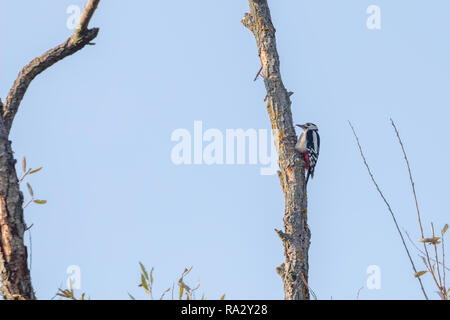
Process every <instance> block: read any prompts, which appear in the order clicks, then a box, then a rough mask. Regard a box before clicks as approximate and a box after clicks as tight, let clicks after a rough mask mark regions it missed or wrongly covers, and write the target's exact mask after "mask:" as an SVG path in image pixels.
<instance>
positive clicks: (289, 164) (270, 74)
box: [242, 0, 311, 300]
mask: <svg viewBox="0 0 450 320" xmlns="http://www.w3.org/2000/svg"><path fill="white" fill-rule="evenodd" d="M249 5H250V13H247V14H245V17H244V18H243V19H242V23H243V24H244V26H246V27H247V28H248V29H249V30H250V31H251V32H252V33H253V35H254V36H255V39H256V44H257V47H258V53H259V56H260V58H261V63H262V72H263V73H262V75H263V77H264V83H265V86H266V91H267V97H266V100H267V111H268V113H269V117H270V121H271V123H272V131H273V134H274V137H275V144H276V148H277V150H278V157H279V159H278V164H279V167H280V171H279V172H278V176H279V178H280V182H281V187H282V189H283V192H284V199H285V213H284V219H283V221H284V228H285V230H284V232H283V231H280V230H275V231H276V232H277V233H278V235H279V237H280V238H281V240H282V242H283V246H284V254H285V257H286V260H285V262H284V263H283V264H281V266H279V267H278V268H277V272H278V274H279V275H280V276H281V278H282V280H283V284H284V297H285V299H286V300H301V299H309V290H308V251H309V244H310V237H311V233H310V231H309V227H308V224H307V195H306V188H305V175H304V171H305V163H304V161H303V160H302V159H301V157H300V155H299V154H298V153H297V152H296V151H295V149H294V146H295V143H296V142H297V136H296V133H295V129H294V124H293V121H292V113H291V100H290V96H291V95H292V92H288V91H287V90H286V88H285V87H284V85H283V82H282V80H281V74H280V60H279V56H278V52H277V48H276V39H275V28H274V26H273V24H272V20H271V17H270V11H269V6H268V4H267V0H249Z"/></svg>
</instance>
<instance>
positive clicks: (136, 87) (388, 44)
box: [0, 0, 450, 299]
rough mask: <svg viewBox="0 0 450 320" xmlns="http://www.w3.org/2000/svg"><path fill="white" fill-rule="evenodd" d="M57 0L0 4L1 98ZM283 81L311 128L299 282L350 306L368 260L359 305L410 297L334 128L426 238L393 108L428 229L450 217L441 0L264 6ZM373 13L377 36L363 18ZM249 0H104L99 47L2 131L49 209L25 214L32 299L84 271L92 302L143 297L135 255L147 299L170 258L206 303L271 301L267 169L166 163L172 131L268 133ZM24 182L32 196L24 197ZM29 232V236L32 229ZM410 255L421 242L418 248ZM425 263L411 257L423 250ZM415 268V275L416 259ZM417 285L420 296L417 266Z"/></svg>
mask: <svg viewBox="0 0 450 320" xmlns="http://www.w3.org/2000/svg"><path fill="white" fill-rule="evenodd" d="M70 5H78V6H81V7H82V6H83V5H84V1H78V0H70V1H66V0H63V1H50V0H41V1H39V2H38V1H34V2H30V1H25V0H16V1H2V3H1V4H0V11H1V12H3V13H5V14H3V15H2V19H0V29H1V30H2V32H1V33H0V41H1V43H2V50H0V71H1V77H0V96H1V97H2V99H3V100H4V99H5V98H6V94H7V92H8V90H9V88H10V86H11V85H12V82H13V81H14V79H15V78H16V76H17V73H18V72H19V70H20V69H21V68H22V67H23V66H24V65H25V64H26V63H28V62H29V61H30V60H32V59H33V58H35V57H36V56H38V55H40V54H42V53H43V52H44V51H46V50H48V49H50V48H52V47H54V46H55V45H57V44H59V43H61V42H62V41H64V40H65V39H67V37H69V36H70V34H71V32H72V30H69V29H68V28H67V26H66V22H67V19H68V18H69V16H70V15H69V14H67V13H66V10H67V8H68V7H69V6H70ZM269 5H270V7H271V11H272V19H273V22H274V25H275V27H276V30H277V33H276V35H277V42H278V51H279V54H280V57H281V70H282V76H283V80H284V83H285V86H286V87H287V89H288V90H290V91H293V92H294V95H293V96H292V101H293V104H292V112H293V116H294V121H295V122H296V123H302V122H307V121H309V122H314V123H316V124H317V125H318V126H319V129H320V134H321V138H322V145H321V154H320V159H319V162H318V165H317V168H316V175H315V178H314V180H312V181H311V182H310V184H309V188H308V189H309V225H310V228H311V231H312V239H311V240H312V243H311V248H310V281H309V282H310V286H311V287H312V288H313V290H314V292H315V293H316V294H317V296H318V297H319V298H320V299H330V298H333V299H355V298H356V295H357V292H358V289H359V288H360V287H362V286H365V284H366V279H367V277H368V275H367V273H366V270H367V267H368V266H370V265H377V266H379V268H380V270H381V289H379V290H370V289H369V288H367V287H365V288H364V289H362V290H361V293H360V298H361V299H406V298H412V299H421V298H422V296H421V292H420V290H419V286H418V283H417V281H416V280H415V279H414V278H413V277H412V270H411V267H410V265H409V261H408V259H407V257H406V254H405V253H404V251H403V248H402V245H401V242H400V239H399V237H398V234H397V233H396V231H395V229H394V225H393V222H392V219H391V217H390V216H389V213H388V212H387V210H386V208H385V206H384V203H383V202H382V201H381V199H380V198H379V196H378V195H377V193H376V191H375V189H374V187H373V186H372V184H371V182H370V180H369V177H368V175H367V172H366V169H365V168H364V166H363V164H362V162H361V159H360V156H359V153H358V150H357V147H356V145H355V142H354V139H353V136H352V133H351V130H350V128H349V126H348V123H347V120H351V121H352V123H353V125H354V126H355V128H356V130H357V131H358V134H359V136H360V139H361V142H362V144H363V147H364V149H365V151H366V156H367V158H368V161H369V163H370V165H371V167H372V169H373V171H374V174H375V177H376V178H377V180H378V182H379V184H380V186H381V187H382V189H383V191H384V192H385V194H386V196H387V198H388V199H389V200H390V201H391V205H392V207H393V209H394V211H395V213H396V214H397V217H398V220H399V223H400V225H401V227H402V228H404V229H406V230H408V232H409V233H410V234H411V236H412V237H413V238H414V239H417V238H419V229H418V226H417V223H416V215H415V207H414V202H413V199H412V195H411V192H410V186H409V183H408V175H407V171H406V168H405V166H404V162H403V159H402V154H401V150H400V148H399V146H398V144H397V142H396V140H395V136H394V133H393V130H392V128H391V126H390V123H389V118H390V117H392V118H393V119H394V120H395V121H396V122H397V125H398V126H399V129H400V133H401V135H402V137H403V139H404V141H405V146H406V149H407V152H408V155H409V158H410V161H411V164H412V170H413V174H414V177H415V181H416V185H417V192H418V195H419V202H420V205H421V209H422V213H423V216H424V218H423V220H424V224H425V230H427V231H428V230H429V223H430V221H433V222H434V223H435V225H436V226H437V227H438V228H439V229H440V228H441V227H442V226H443V225H444V224H445V223H447V222H449V219H448V217H449V216H448V212H447V210H448V208H447V206H446V197H447V196H448V195H447V182H448V180H449V178H450V172H449V170H448V160H449V157H450V151H449V149H448V148H446V147H445V146H446V142H447V140H448V132H447V123H448V120H447V119H448V117H449V115H450V114H449V111H448V108H447V107H448V104H449V102H450V96H449V93H448V92H449V90H448V85H449V83H450V60H449V58H448V57H449V56H450V46H449V45H448V41H446V39H447V35H448V31H449V27H448V24H447V23H446V21H447V16H446V15H447V12H448V11H449V10H450V4H449V3H448V1H443V0H435V1H432V2H425V1H420V2H415V3H411V2H410V1H405V0H398V1H395V2H393V1H386V0H371V1H365V0H350V1H334V0H323V1H298V0H283V1H270V2H269ZM369 5H377V6H379V7H380V8H381V29H380V30H369V29H368V28H367V27H366V20H367V18H368V15H367V13H366V9H367V7H368V6H369ZM247 11H248V3H247V1H207V0H197V1H190V2H187V1H176V2H173V1H172V2H163V1H133V2H129V3H128V2H127V3H125V2H123V1H118V0H109V1H102V2H101V3H100V6H99V8H98V10H97V12H96V13H95V16H94V17H93V19H92V21H91V27H93V26H96V27H100V33H99V36H98V38H97V39H96V40H95V42H96V46H89V47H87V48H85V49H83V50H82V51H81V52H78V53H77V54H75V55H73V56H71V57H68V58H66V59H64V60H63V61H62V62H60V63H58V64H57V65H55V66H53V67H52V68H50V69H48V70H47V71H45V73H43V74H41V75H40V76H39V77H38V78H36V79H35V80H34V81H33V83H32V85H31V86H30V88H29V89H28V91H27V94H26V96H25V98H24V100H23V102H22V104H21V108H20V110H19V112H18V114H17V117H16V120H15V122H14V125H13V129H12V133H11V140H12V141H13V149H14V151H15V154H16V156H17V158H18V159H20V158H21V157H22V156H24V155H25V156H26V157H27V160H28V163H29V165H30V166H32V167H39V166H43V167H44V169H43V170H42V171H41V172H40V173H39V174H36V175H33V176H31V177H30V179H29V180H28V182H29V183H30V184H31V185H32V186H33V188H34V189H35V194H36V196H37V197H39V198H43V199H46V200H47V201H48V204H46V205H45V206H38V205H33V206H30V207H28V208H27V209H26V210H25V218H26V221H27V223H28V225H31V224H33V227H32V229H31V232H32V278H33V284H34V287H35V290H36V293H37V296H38V298H41V299H49V298H51V297H52V296H53V295H54V293H55V292H56V290H57V288H58V287H59V286H64V285H65V282H66V279H67V276H68V275H67V273H66V269H67V268H68V267H69V266H71V265H76V266H79V267H80V270H81V290H79V291H78V292H82V291H83V292H87V294H88V295H89V296H91V297H92V298H96V299H127V298H128V295H127V292H130V293H132V294H133V295H135V296H136V297H139V298H144V295H142V293H141V292H140V291H141V290H140V289H138V288H137V287H136V285H137V282H138V280H139V279H138V277H139V267H138V261H142V262H143V263H144V264H145V265H147V266H149V267H150V266H153V267H155V272H154V276H155V281H156V283H155V289H154V290H155V292H161V291H163V290H165V289H167V288H168V287H169V286H171V285H172V283H173V282H174V281H175V282H176V280H177V279H178V276H179V275H180V274H181V272H182V271H183V269H184V268H185V267H188V266H191V265H192V266H194V268H193V271H192V273H191V275H190V276H189V278H188V280H189V281H190V282H191V283H192V284H195V283H196V282H197V281H198V280H200V281H201V287H200V290H199V293H200V294H201V293H203V292H204V293H205V295H206V297H207V298H210V299H213V298H219V297H220V296H221V295H222V294H223V293H226V294H227V298H229V299H245V298H254V299H281V298H283V290H282V283H281V280H280V278H279V276H278V275H277V274H276V273H275V267H277V266H278V265H279V264H280V263H281V262H282V261H283V260H284V257H283V249H282V245H281V242H280V240H279V239H278V238H277V235H276V234H275V232H274V231H273V229H274V228H281V227H282V217H283V211H284V208H283V203H284V200H283V195H282V191H281V188H280V186H279V181H278V178H277V177H276V175H270V176H263V175H260V165H250V164H245V165H206V164H203V165H175V164H174V163H173V162H172V161H171V150H172V148H173V147H174V145H175V144H176V143H175V142H173V141H171V135H172V133H173V132H174V130H176V129H178V128H185V129H187V130H188V131H190V132H193V130H194V129H193V127H194V121H196V120H199V121H202V123H203V127H204V129H205V130H206V129H208V128H216V129H218V130H220V131H221V132H224V133H225V131H226V130H227V129H236V128H242V129H245V130H246V129H256V130H258V129H270V124H269V120H268V116H267V112H266V108H265V103H264V102H263V99H264V96H265V88H264V85H263V82H262V80H258V81H257V82H253V78H254V76H255V74H256V72H257V71H258V69H259V59H258V56H257V49H256V44H255V40H254V38H253V35H252V34H251V33H250V32H249V31H248V30H247V29H245V28H244V27H243V26H242V25H241V23H240V19H241V18H242V17H243V15H244V13H245V12H247ZM24 191H25V190H24ZM26 239H27V244H28V245H29V243H28V242H29V241H28V234H26ZM412 252H413V256H414V257H417V252H416V251H415V250H414V249H412ZM416 261H417V264H418V265H420V259H416ZM419 269H423V267H422V266H420V267H419ZM424 279H425V285H426V287H427V288H428V293H429V295H430V296H431V297H433V298H437V295H436V296H433V295H434V293H433V292H434V291H435V290H434V288H433V287H432V282H431V281H430V279H429V277H427V276H425V278H424Z"/></svg>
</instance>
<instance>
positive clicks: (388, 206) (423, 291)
mask: <svg viewBox="0 0 450 320" xmlns="http://www.w3.org/2000/svg"><path fill="white" fill-rule="evenodd" d="M348 123H349V125H350V128H351V129H352V131H353V135H354V136H355V139H356V143H357V144H358V148H359V152H360V154H361V158H362V159H363V162H364V165H365V166H366V169H367V172H368V173H369V176H370V178H371V180H372V182H373V184H374V185H375V188H376V189H377V191H378V193H379V194H380V197H381V198H382V199H383V201H384V203H385V204H386V207H387V209H388V211H389V213H390V214H391V217H392V220H393V221H394V224H395V227H396V229H397V232H398V234H399V235H400V239H401V240H402V243H403V247H404V248H405V251H406V254H407V255H408V258H409V261H410V262H411V267H412V269H413V271H414V274H417V269H416V266H415V264H414V261H413V259H412V258H411V254H410V253H409V249H408V246H407V245H406V242H405V238H404V237H403V233H402V232H401V230H400V227H399V225H398V223H397V219H396V217H395V214H394V212H393V211H392V208H391V205H390V204H389V202H388V201H387V200H386V197H385V196H384V194H383V192H382V191H381V189H380V187H379V186H378V183H377V182H376V180H375V177H374V176H373V173H372V170H370V167H369V164H368V163H367V160H366V157H365V155H364V152H363V150H362V147H361V144H360V142H359V138H358V135H357V134H356V131H355V128H353V126H352V124H351V122H350V121H349V122H348ZM417 280H418V281H419V284H420V288H421V289H422V293H423V295H424V296H425V299H427V300H428V296H427V293H426V292H425V288H424V287H423V283H422V279H420V277H417Z"/></svg>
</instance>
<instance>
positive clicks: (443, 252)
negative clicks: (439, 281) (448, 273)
mask: <svg viewBox="0 0 450 320" xmlns="http://www.w3.org/2000/svg"><path fill="white" fill-rule="evenodd" d="M441 240H442V273H443V277H444V283H443V285H444V290H443V291H444V297H445V298H446V300H448V292H447V281H446V280H445V269H446V267H445V245H444V233H443V232H442V231H441Z"/></svg>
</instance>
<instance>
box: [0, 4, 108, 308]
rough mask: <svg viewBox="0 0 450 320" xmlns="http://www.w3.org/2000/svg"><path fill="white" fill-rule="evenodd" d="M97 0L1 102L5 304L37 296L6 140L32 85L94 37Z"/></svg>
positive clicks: (0, 245)
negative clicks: (92, 22)
mask: <svg viewBox="0 0 450 320" xmlns="http://www.w3.org/2000/svg"><path fill="white" fill-rule="evenodd" d="M99 2H100V0H89V1H88V2H87V4H86V7H85V9H84V11H83V14H82V16H81V19H80V22H79V24H78V27H77V28H76V30H75V32H74V34H73V35H72V36H71V37H70V38H69V39H67V40H66V41H65V42H64V43H62V44H60V45H59V46H57V47H55V48H53V49H51V50H49V51H47V52H46V53H44V54H43V55H42V56H40V57H37V58H36V59H34V60H33V61H31V62H30V63H29V64H28V65H26V66H25V67H24V68H23V69H22V70H21V71H20V73H19V75H18V77H17V79H16V81H15V82H14V84H13V86H12V88H11V90H10V91H9V94H8V97H7V98H6V101H5V103H4V105H3V104H2V102H1V101H0V110H1V114H0V276H1V281H2V295H3V298H4V299H7V300H28V299H35V298H36V296H35V294H34V291H33V286H32V284H31V277H30V271H29V269H28V264H27V258H28V255H27V248H26V246H25V244H24V240H23V236H24V232H25V229H26V225H25V221H24V217H23V209H22V205H23V196H22V192H21V191H20V188H19V182H18V179H17V174H16V170H15V163H16V160H15V159H14V156H13V152H12V149H11V141H9V140H8V137H9V132H10V130H11V126H12V123H13V120H14V117H15V115H16V113H17V110H18V109H19V105H20V102H21V101H22V99H23V97H24V95H25V92H26V90H27V88H28V86H29V85H30V83H31V81H32V80H33V79H34V78H35V77H36V76H37V75H38V74H40V73H41V72H43V71H44V70H45V69H47V68H49V67H51V66H52V65H53V64H55V63H56V62H58V61H60V60H62V59H64V58H65V57H67V56H70V55H72V54H74V53H75V52H77V51H79V50H81V49H82V48H84V47H85V46H86V45H88V44H90V42H91V41H92V40H93V39H94V38H95V37H96V36H97V34H98V29H96V28H94V29H87V25H88V23H89V20H90V19H91V17H92V15H93V14H94V11H95V8H97V5H98V3H99Z"/></svg>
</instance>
